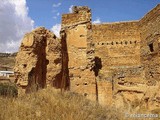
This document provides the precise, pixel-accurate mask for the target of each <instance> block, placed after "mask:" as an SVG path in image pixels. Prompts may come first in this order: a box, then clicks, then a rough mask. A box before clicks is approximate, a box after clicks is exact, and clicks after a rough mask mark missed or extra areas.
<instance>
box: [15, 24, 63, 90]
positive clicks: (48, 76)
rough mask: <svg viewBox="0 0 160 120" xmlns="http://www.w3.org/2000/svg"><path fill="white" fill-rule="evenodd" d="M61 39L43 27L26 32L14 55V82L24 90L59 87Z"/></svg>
mask: <svg viewBox="0 0 160 120" xmlns="http://www.w3.org/2000/svg"><path fill="white" fill-rule="evenodd" d="M61 60H62V55H61V41H60V40H59V39H58V38H57V37H56V36H55V35H54V34H53V33H52V32H50V31H49V30H46V29H45V28H44V27H40V28H37V29H35V30H33V31H32V32H30V33H27V34H26V35H25V36H24V38H23V40H22V43H21V46H20V49H19V52H18V54H17V57H16V64H15V68H14V71H15V77H16V83H17V85H19V86H20V87H22V88H25V92H31V91H36V90H38V89H40V88H45V87H46V86H54V87H59V86H60V85H59V84H61V79H58V78H57V76H61V77H62V74H61V68H62V62H61Z"/></svg>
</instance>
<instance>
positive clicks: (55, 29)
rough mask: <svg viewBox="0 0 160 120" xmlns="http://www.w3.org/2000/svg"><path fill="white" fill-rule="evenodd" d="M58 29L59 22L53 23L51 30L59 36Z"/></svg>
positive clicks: (59, 26)
mask: <svg viewBox="0 0 160 120" xmlns="http://www.w3.org/2000/svg"><path fill="white" fill-rule="evenodd" d="M60 30H61V24H55V25H54V26H53V27H52V28H51V31H53V33H54V34H55V35H56V36H57V37H60V34H59V33H60Z"/></svg>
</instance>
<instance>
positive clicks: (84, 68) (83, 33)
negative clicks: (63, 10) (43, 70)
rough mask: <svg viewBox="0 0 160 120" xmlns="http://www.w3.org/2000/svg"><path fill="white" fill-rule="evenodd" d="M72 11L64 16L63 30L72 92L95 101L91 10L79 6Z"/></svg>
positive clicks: (62, 35) (62, 34)
mask: <svg viewBox="0 0 160 120" xmlns="http://www.w3.org/2000/svg"><path fill="white" fill-rule="evenodd" d="M72 9H73V11H72V13H69V14H64V15H62V29H61V37H62V43H66V45H67V51H68V53H67V54H68V69H69V78H70V90H71V91H74V92H77V93H81V94H83V95H84V96H87V97H88V98H90V99H92V100H95V99H96V81H95V75H94V70H93V67H94V44H93V43H92V35H91V30H92V25H91V10H90V9H89V8H88V7H77V6H75V7H73V8H72Z"/></svg>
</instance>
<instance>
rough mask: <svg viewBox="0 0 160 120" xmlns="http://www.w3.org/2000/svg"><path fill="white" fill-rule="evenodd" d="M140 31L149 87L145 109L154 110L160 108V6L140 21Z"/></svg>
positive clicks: (144, 98) (145, 97)
mask: <svg viewBox="0 0 160 120" xmlns="http://www.w3.org/2000/svg"><path fill="white" fill-rule="evenodd" d="M140 30H141V62H142V64H143V66H144V68H145V78H146V85H147V86H148V87H147V91H146V93H145V95H144V97H143V102H144V105H145V106H143V107H146V108H147V109H149V110H152V109H154V108H158V107H160V101H159V98H160V94H159V93H160V62H159V61H160V55H159V51H160V5H158V6H157V7H156V8H154V9H153V10H151V11H150V12H149V13H148V14H147V15H146V16H144V17H143V18H142V19H141V20H140Z"/></svg>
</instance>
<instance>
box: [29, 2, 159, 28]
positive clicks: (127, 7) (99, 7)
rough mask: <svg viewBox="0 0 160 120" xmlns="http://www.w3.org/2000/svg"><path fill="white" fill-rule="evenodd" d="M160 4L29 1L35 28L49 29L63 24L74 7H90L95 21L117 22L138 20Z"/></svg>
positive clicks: (30, 13) (30, 14)
mask: <svg viewBox="0 0 160 120" xmlns="http://www.w3.org/2000/svg"><path fill="white" fill-rule="evenodd" d="M158 3H160V0H27V6H28V8H29V16H30V17H31V18H32V19H33V20H34V22H35V26H45V27H46V28H48V29H50V28H51V27H52V26H53V25H55V24H58V23H61V14H64V13H68V12H69V8H70V7H71V6H72V5H80V6H89V7H90V8H91V10H92V20H93V21H95V20H97V19H99V20H100V21H101V22H115V21H128V20H138V19H140V18H142V17H143V16H144V15H145V14H146V13H147V12H148V11H149V10H151V9H152V8H153V7H155V6H156V5H157V4H158Z"/></svg>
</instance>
